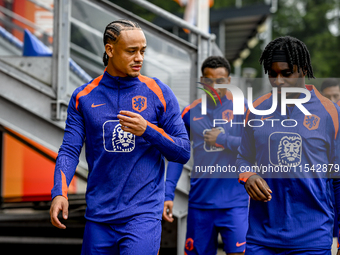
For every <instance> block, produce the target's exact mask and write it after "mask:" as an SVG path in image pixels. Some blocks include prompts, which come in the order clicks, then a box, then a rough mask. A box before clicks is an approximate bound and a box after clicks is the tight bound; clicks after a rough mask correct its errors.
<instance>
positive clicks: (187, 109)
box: [182, 105, 190, 119]
mask: <svg viewBox="0 0 340 255" xmlns="http://www.w3.org/2000/svg"><path fill="white" fill-rule="evenodd" d="M188 111H190V105H188V106H187V107H185V108H184V110H183V112H182V119H183V118H184V115H185V114H187V112H188Z"/></svg>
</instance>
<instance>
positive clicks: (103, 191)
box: [52, 71, 190, 223]
mask: <svg viewBox="0 0 340 255" xmlns="http://www.w3.org/2000/svg"><path fill="white" fill-rule="evenodd" d="M121 110H127V111H132V112H136V113H139V114H140V115H141V116H143V117H144V119H146V120H147V122H148V125H147V128H146V130H145V132H144V134H143V135H142V136H135V135H133V134H131V133H128V132H124V131H123V130H122V129H121V125H120V124H119V121H118V118H117V115H118V114H119V111H121ZM84 141H85V148H86V160H87V163H88V169H89V174H88V181H87V190H86V202H87V208H86V213H85V217H86V219H88V220H92V221H96V222H108V223H114V222H116V221H123V220H127V219H128V218H131V217H133V216H136V215H143V216H145V217H152V218H157V219H161V215H162V211H163V202H164V157H163V156H165V157H166V158H167V159H168V160H172V161H175V162H180V163H186V162H187V161H188V160H189V157H190V141H189V138H188V135H187V132H186V130H185V126H184V124H183V121H182V118H181V115H180V108H179V105H178V102H177V99H176V97H175V95H174V94H173V92H172V91H171V89H170V88H169V87H168V86H167V85H165V84H164V83H162V82H161V81H160V80H158V79H156V78H148V77H146V76H142V75H139V76H138V77H136V78H132V77H113V76H111V75H110V74H108V73H107V72H106V71H105V72H104V74H103V75H101V76H99V77H98V78H96V79H94V80H92V81H90V82H89V83H87V84H85V85H83V86H81V87H79V88H77V89H76V90H75V91H74V93H73V95H72V98H71V100H70V103H69V106H68V116H67V120H66V128H65V134H64V140H63V143H62V145H61V147H60V150H59V154H58V158H57V162H56V167H55V174H54V187H53V189H52V198H54V197H55V196H57V195H62V196H65V197H67V187H68V185H69V184H70V182H71V179H72V177H73V175H74V173H75V170H76V167H77V165H78V161H79V154H80V152H81V148H82V146H83V142H84Z"/></svg>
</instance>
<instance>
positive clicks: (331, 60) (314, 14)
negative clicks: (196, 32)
mask: <svg viewBox="0 0 340 255" xmlns="http://www.w3.org/2000/svg"><path fill="white" fill-rule="evenodd" d="M113 2H114V3H115V4H118V5H120V6H121V7H123V8H125V9H127V10H129V11H131V12H133V13H135V14H137V15H139V16H141V17H143V18H145V19H147V20H149V21H152V20H153V19H154V18H155V17H156V15H155V14H153V13H151V12H149V11H147V10H145V9H144V8H142V7H139V6H138V5H136V4H133V3H131V2H130V1H127V0H114V1H113ZM149 2H151V3H153V4H155V5H157V6H159V7H161V8H163V9H165V10H167V11H169V12H171V13H175V14H177V13H183V12H184V7H181V6H179V5H178V4H177V3H176V2H175V1H173V0H149ZM258 3H264V0H242V4H243V6H248V5H252V4H258ZM226 7H235V0H214V6H213V7H212V8H213V9H220V8H226ZM335 8H336V0H279V5H278V10H277V12H276V13H274V14H273V16H272V17H273V28H272V32H273V39H274V38H277V37H279V36H285V35H290V36H294V37H296V38H298V39H300V40H301V41H303V42H304V43H305V44H306V45H307V48H308V49H309V52H310V54H311V59H312V65H313V69H314V74H315V77H317V78H325V77H339V76H340V74H339V73H338V67H339V66H340V36H334V35H333V34H332V33H331V32H330V30H329V24H330V20H329V19H328V18H327V15H326V14H327V13H328V12H330V11H332V10H335ZM261 46H263V45H261V43H260V44H259V45H257V46H256V47H255V48H254V49H252V51H251V54H250V56H249V57H248V58H247V59H246V60H245V61H244V64H243V67H253V68H255V69H257V70H258V73H257V76H258V77H261V66H260V65H259V63H258V59H259V58H260V54H261V51H262V48H261Z"/></svg>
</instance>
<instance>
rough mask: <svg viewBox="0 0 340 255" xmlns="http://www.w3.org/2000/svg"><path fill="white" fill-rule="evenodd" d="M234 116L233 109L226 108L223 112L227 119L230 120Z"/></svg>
mask: <svg viewBox="0 0 340 255" xmlns="http://www.w3.org/2000/svg"><path fill="white" fill-rule="evenodd" d="M233 118H234V115H233V111H232V110H225V111H223V112H222V119H225V120H227V121H228V122H229V121H231V120H232V119H233Z"/></svg>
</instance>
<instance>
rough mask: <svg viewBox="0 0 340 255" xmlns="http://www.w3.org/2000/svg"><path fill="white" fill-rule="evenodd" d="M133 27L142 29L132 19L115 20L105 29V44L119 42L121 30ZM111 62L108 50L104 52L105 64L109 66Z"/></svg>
mask: <svg viewBox="0 0 340 255" xmlns="http://www.w3.org/2000/svg"><path fill="white" fill-rule="evenodd" d="M133 29H141V27H140V26H139V25H138V23H137V22H133V21H131V20H126V19H120V20H115V21H113V22H111V23H110V24H108V25H107V26H106V28H105V31H104V36H103V42H104V46H105V45H106V44H107V43H109V42H111V43H113V44H115V43H117V42H118V38H119V36H120V32H121V31H123V30H133ZM108 62H109V56H108V55H107V53H106V51H104V54H103V63H104V66H107V64H108Z"/></svg>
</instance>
